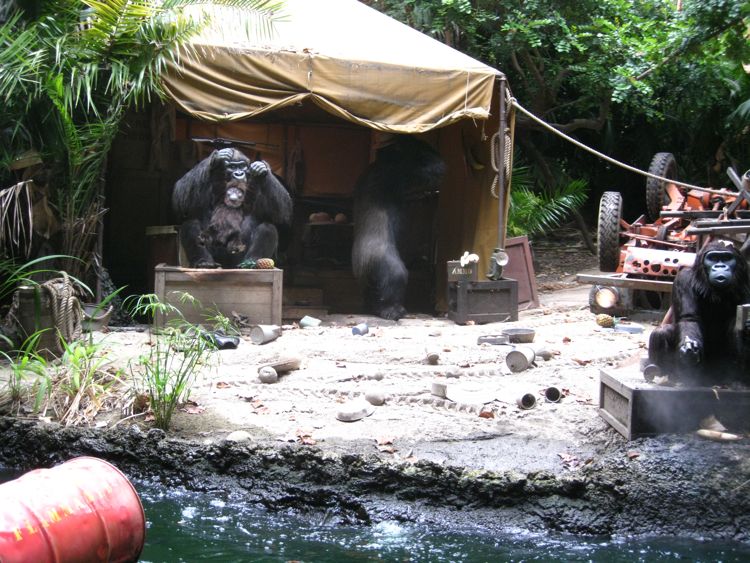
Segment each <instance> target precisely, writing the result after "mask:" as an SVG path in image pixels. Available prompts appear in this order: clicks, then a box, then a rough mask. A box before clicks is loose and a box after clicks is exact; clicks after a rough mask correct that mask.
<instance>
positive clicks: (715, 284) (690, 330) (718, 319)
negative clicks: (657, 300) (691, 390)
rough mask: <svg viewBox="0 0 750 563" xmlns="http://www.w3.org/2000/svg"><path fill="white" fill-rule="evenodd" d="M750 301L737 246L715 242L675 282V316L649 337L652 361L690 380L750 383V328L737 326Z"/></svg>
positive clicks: (748, 278) (745, 269) (745, 267)
mask: <svg viewBox="0 0 750 563" xmlns="http://www.w3.org/2000/svg"><path fill="white" fill-rule="evenodd" d="M747 303H750V274H749V272H748V265H747V262H746V261H745V259H744V258H743V256H742V254H740V252H739V251H738V250H737V249H736V248H734V247H733V246H727V245H725V244H724V243H722V242H719V241H716V242H710V243H709V244H707V245H706V246H705V247H703V249H702V250H701V251H700V252H699V253H698V255H697V256H696V258H695V262H694V264H693V266H692V267H690V268H683V269H682V270H680V271H679V272H678V274H677V277H676V278H675V280H674V283H673V284H672V307H671V309H670V312H671V313H670V314H671V318H670V314H668V315H667V318H666V319H665V321H664V322H663V323H662V326H660V327H657V328H655V329H654V330H653V331H652V333H651V336H650V338H649V351H648V356H649V361H650V362H651V363H652V364H656V365H657V366H658V367H659V368H660V369H661V370H662V371H663V372H665V373H668V374H669V375H670V376H672V377H670V379H673V378H674V379H677V380H678V381H679V380H683V381H686V382H689V383H702V384H709V385H712V384H719V383H729V382H733V381H744V382H745V383H748V382H750V373H748V369H750V341H749V340H750V339H749V338H748V328H750V327H739V330H738V327H737V326H736V311H737V306H738V305H743V304H747Z"/></svg>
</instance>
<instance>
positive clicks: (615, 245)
mask: <svg viewBox="0 0 750 563" xmlns="http://www.w3.org/2000/svg"><path fill="white" fill-rule="evenodd" d="M621 219H622V196H621V195H620V192H604V193H603V194H602V199H601V200H599V226H598V229H597V245H596V246H597V256H598V258H599V269H600V270H601V271H602V272H616V271H617V268H618V266H619V265H620V238H621V237H620V231H621V229H620V220H621Z"/></svg>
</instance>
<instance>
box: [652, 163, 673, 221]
mask: <svg viewBox="0 0 750 563" xmlns="http://www.w3.org/2000/svg"><path fill="white" fill-rule="evenodd" d="M648 173H649V174H654V175H655V176H661V177H662V178H667V179H669V180H674V179H675V178H676V177H677V161H676V160H675V158H674V155H673V154H672V153H671V152H658V153H656V154H655V155H654V158H653V159H651V164H650V165H649V167H648ZM668 204H669V195H667V183H666V182H664V181H663V180H657V179H656V178H648V179H647V180H646V213H647V215H648V219H649V221H651V222H654V221H656V220H657V219H658V218H659V216H660V215H661V208H662V207H664V206H665V205H668Z"/></svg>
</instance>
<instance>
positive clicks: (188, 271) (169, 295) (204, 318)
mask: <svg viewBox="0 0 750 563" xmlns="http://www.w3.org/2000/svg"><path fill="white" fill-rule="evenodd" d="M154 272H155V273H154V292H155V293H156V295H157V296H158V297H159V299H160V300H161V301H162V302H166V303H171V304H172V305H174V306H175V307H177V308H178V309H179V310H180V312H181V313H182V314H183V316H184V317H185V319H186V320H188V321H190V322H191V323H195V324H199V323H200V324H210V321H209V320H208V317H210V316H212V315H215V314H216V312H217V311H218V312H219V313H221V314H222V315H224V316H226V317H228V318H229V319H231V318H232V313H233V312H234V313H238V314H239V315H242V316H244V317H247V322H248V323H250V324H274V325H280V324H281V292H282V285H283V274H284V272H283V270H279V269H278V268H273V269H270V270H204V269H195V268H180V267H177V266H167V265H165V264H159V265H158V266H156V268H155V269H154ZM180 292H185V293H189V294H190V295H192V296H193V297H195V298H196V299H197V300H198V301H199V302H200V303H201V306H200V307H196V306H194V305H192V304H190V303H182V302H181V301H180V295H179V294H180ZM155 322H156V325H157V326H161V325H163V324H164V322H165V319H164V318H163V316H161V315H160V316H158V318H157V319H155Z"/></svg>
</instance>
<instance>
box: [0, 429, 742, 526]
mask: <svg viewBox="0 0 750 563" xmlns="http://www.w3.org/2000/svg"><path fill="white" fill-rule="evenodd" d="M0 436H2V441H1V442H0V464H1V465H4V466H7V467H10V468H14V469H18V470H22V471H25V470H28V469H31V468H35V467H42V466H45V467H48V466H51V465H55V464H56V463H60V462H62V461H64V460H66V459H69V458H71V457H75V456H80V455H92V456H97V457H100V458H103V459H106V460H108V461H110V462H112V463H114V464H116V465H117V466H118V467H120V468H121V469H122V470H123V471H124V472H126V473H127V474H128V475H130V476H132V477H138V478H145V479H155V480H158V481H160V482H162V483H164V486H175V485H182V486H185V487H188V488H191V489H195V490H201V491H211V492H214V493H216V494H217V495H220V494H229V493H233V494H238V493H239V494H241V495H242V496H243V497H244V498H245V499H246V500H247V502H248V503H257V504H259V505H262V506H264V507H267V508H269V509H272V510H292V511H295V512H301V513H309V514H310V515H311V516H314V517H316V518H321V519H324V520H325V521H326V522H328V523H334V522H362V523H368V522H377V521H381V520H385V519H392V518H396V519H403V520H408V521H417V520H418V521H421V522H434V523H436V524H440V523H441V522H442V523H445V522H450V523H451V524H466V525H479V526H483V527H487V528H490V529H498V530H500V529H503V530H507V529H525V530H532V531H541V530H553V531H561V532H568V533H574V534H594V535H599V534H613V535H679V536H695V537H701V538H707V539H708V538H710V539H734V540H740V541H750V533H749V531H750V495H749V494H748V492H749V491H750V455H749V454H750V447H748V445H746V444H725V443H714V442H707V441H703V440H701V439H700V438H697V437H694V436H692V435H685V436H663V437H659V438H649V439H641V440H636V441H632V442H627V443H626V442H624V441H623V440H620V439H617V438H613V439H611V440H608V441H607V442H604V443H603V444H602V445H601V447H600V448H599V449H598V451H597V452H596V454H595V456H594V457H593V458H592V461H591V462H590V463H588V464H587V465H584V466H582V467H580V468H577V469H575V470H570V471H556V472H555V471H531V472H519V471H487V470H475V469H466V468H462V467H458V466H452V465H447V464H441V463H434V462H430V461H425V460H418V461H395V460H392V459H386V458H383V457H382V456H378V455H375V454H360V453H341V452H336V451H334V450H332V449H325V448H319V447H316V446H303V445H299V444H285V445H273V444H257V443H247V442H245V443H235V442H231V441H227V440H221V441H217V442H214V443H210V444H204V443H200V442H197V441H191V440H183V439H177V438H172V437H169V436H167V435H166V434H164V433H163V432H162V431H159V430H150V431H147V432H144V431H143V430H141V429H140V428H138V427H131V428H123V429H113V430H93V429H73V428H60V427H58V426H56V425H54V424H40V423H36V422H28V421H20V420H16V419H11V418H3V419H0ZM536 447H542V444H537V445H536Z"/></svg>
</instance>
